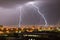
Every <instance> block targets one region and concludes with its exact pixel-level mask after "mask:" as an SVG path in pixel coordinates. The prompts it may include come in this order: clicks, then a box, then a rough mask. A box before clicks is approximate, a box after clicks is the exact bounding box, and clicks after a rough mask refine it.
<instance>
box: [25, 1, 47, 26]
mask: <svg viewBox="0 0 60 40" xmlns="http://www.w3.org/2000/svg"><path fill="white" fill-rule="evenodd" d="M34 3H35V2H28V3H27V4H26V5H32V6H33V7H34V8H35V9H37V11H38V13H39V14H40V15H41V16H42V18H43V19H44V21H45V26H47V21H46V19H45V17H44V15H43V14H42V13H41V12H40V11H39V8H38V7H37V6H36V5H34Z"/></svg>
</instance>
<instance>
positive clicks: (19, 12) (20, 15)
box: [18, 6, 22, 27]
mask: <svg viewBox="0 0 60 40" xmlns="http://www.w3.org/2000/svg"><path fill="white" fill-rule="evenodd" d="M18 8H19V24H18V26H19V27H20V26H21V19H22V18H21V9H22V7H21V6H20V7H18Z"/></svg>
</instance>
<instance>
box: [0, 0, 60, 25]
mask: <svg viewBox="0 0 60 40" xmlns="http://www.w3.org/2000/svg"><path fill="white" fill-rule="evenodd" d="M30 1H39V2H38V3H36V5H37V6H38V7H39V10H40V12H41V13H42V14H44V16H45V18H46V20H47V23H48V24H57V23H58V22H60V0H0V24H1V25H18V23H19V13H20V10H19V8H18V7H19V6H21V5H23V8H22V10H21V17H22V18H21V20H22V21H21V24H28V25H33V24H40V25H41V24H45V23H44V20H43V18H42V17H41V16H40V15H39V14H38V12H37V10H35V9H34V7H32V6H25V5H24V4H26V3H27V2H30Z"/></svg>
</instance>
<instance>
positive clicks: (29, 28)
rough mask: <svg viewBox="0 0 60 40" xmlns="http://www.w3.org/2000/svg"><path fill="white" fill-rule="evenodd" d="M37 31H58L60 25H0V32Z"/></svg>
mask: <svg viewBox="0 0 60 40" xmlns="http://www.w3.org/2000/svg"><path fill="white" fill-rule="evenodd" d="M36 31H37V32H39V31H60V26H58V25H57V26H56V25H55V26H54V25H50V26H42V25H22V26H21V27H16V26H11V27H10V26H2V25H0V34H8V33H21V32H36Z"/></svg>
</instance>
